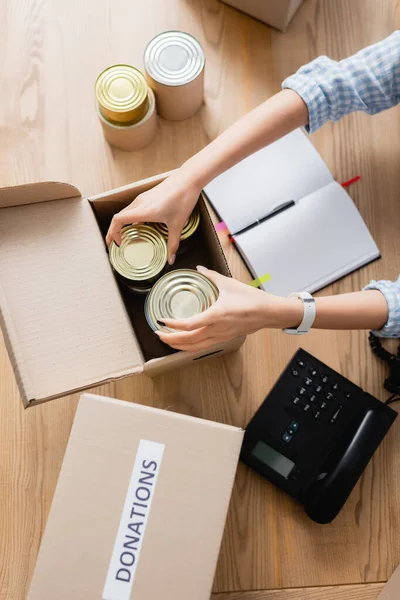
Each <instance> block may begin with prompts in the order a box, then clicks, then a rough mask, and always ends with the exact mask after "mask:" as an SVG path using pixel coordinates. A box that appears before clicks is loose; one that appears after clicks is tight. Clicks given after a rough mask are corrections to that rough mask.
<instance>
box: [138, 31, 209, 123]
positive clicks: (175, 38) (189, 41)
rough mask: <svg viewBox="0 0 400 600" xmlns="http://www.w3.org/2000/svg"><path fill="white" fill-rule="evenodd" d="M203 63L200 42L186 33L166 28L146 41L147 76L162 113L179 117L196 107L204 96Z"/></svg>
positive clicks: (172, 118) (188, 115) (203, 58)
mask: <svg viewBox="0 0 400 600" xmlns="http://www.w3.org/2000/svg"><path fill="white" fill-rule="evenodd" d="M204 64H205V56H204V51H203V48H202V47H201V44H200V43H199V42H198V41H197V40H196V39H195V38H194V37H193V36H191V35H189V34H188V33H184V32H182V31H165V32H164V33H160V34H159V35H157V36H156V37H155V38H153V39H152V40H151V41H150V42H149V43H148V44H147V47H146V49H145V53H144V65H145V71H146V77H147V81H148V82H149V85H150V87H151V88H152V89H153V91H154V93H155V95H156V100H157V110H158V113H159V115H160V116H161V117H164V119H168V120H170V121H182V120H183V119H188V118H189V117H191V116H193V115H194V114H195V113H196V112H197V111H198V110H199V108H200V106H201V105H202V103H203V99H204Z"/></svg>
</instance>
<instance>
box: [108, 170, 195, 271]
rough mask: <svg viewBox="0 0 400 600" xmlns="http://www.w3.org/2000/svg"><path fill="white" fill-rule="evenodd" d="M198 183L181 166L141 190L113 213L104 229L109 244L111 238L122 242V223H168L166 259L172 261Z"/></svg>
mask: <svg viewBox="0 0 400 600" xmlns="http://www.w3.org/2000/svg"><path fill="white" fill-rule="evenodd" d="M200 191H201V187H200V188H199V187H198V186H197V185H196V184H195V183H193V182H192V181H190V180H189V179H188V178H186V177H185V176H184V175H183V174H182V172H181V171H180V170H178V171H176V172H175V173H173V174H172V175H170V176H169V177H168V178H167V179H165V180H164V181H162V182H161V183H160V184H158V185H157V186H156V187H154V188H152V189H151V190H148V191H147V192H144V193H143V194H140V195H139V196H138V197H137V198H135V200H134V201H133V202H131V204H129V206H127V207H126V208H124V209H123V210H121V211H120V212H119V213H116V214H115V215H114V217H113V219H112V221H111V224H110V227H109V230H108V232H107V237H106V242H107V245H108V246H109V245H110V244H111V242H112V241H113V240H114V241H115V242H116V243H117V244H118V245H120V244H121V229H122V227H124V225H128V224H136V223H144V222H152V223H165V224H166V225H167V227H168V262H169V264H171V265H172V264H173V263H174V262H175V257H176V252H177V250H178V247H179V241H180V235H181V231H182V229H183V227H184V225H185V223H186V221H187V220H188V218H189V216H190V213H191V212H192V210H193V209H194V207H195V205H196V202H197V200H198V197H199V195H200Z"/></svg>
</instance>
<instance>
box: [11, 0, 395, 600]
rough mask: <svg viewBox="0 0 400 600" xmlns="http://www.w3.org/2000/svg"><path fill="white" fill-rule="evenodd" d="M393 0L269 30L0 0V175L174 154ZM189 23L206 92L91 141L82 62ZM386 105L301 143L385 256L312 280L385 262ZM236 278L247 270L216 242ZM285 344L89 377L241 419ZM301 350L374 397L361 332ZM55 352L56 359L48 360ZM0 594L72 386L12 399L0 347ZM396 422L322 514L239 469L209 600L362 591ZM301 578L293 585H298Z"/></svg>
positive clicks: (321, 337)
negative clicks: (147, 371) (190, 108)
mask: <svg viewBox="0 0 400 600" xmlns="http://www.w3.org/2000/svg"><path fill="white" fill-rule="evenodd" d="M396 23H397V25H398V24H399V23H400V8H398V3H397V2H396V0H380V1H379V3H378V2H376V0H335V1H332V0H319V1H318V0H305V2H304V4H303V6H302V7H301V9H300V10H299V12H298V14H297V15H296V17H295V19H294V21H293V22H292V24H291V26H290V28H289V30H288V32H287V33H286V34H282V33H280V32H278V31H275V30H273V29H271V28H269V27H267V26H266V25H264V24H262V23H259V22H257V21H256V20H254V19H251V18H250V17H247V16H245V15H243V14H241V13H239V12H237V11H235V10H234V9H232V8H230V7H227V6H225V5H223V4H221V3H220V2H218V0H146V1H142V2H139V1H138V0H91V1H89V0H86V1H84V2H82V0H79V1H78V0H69V1H68V2H65V1H63V0H53V1H51V0H37V1H36V2H22V1H21V0H9V1H8V2H7V1H6V2H5V3H4V2H3V3H1V4H0V184H1V185H2V186H6V185H14V184H21V183H27V182H31V181H38V180H47V179H51V180H61V181H69V182H72V183H74V184H75V185H76V186H78V187H79V189H80V190H81V191H82V193H83V194H84V195H89V194H94V193H98V192H101V191H103V190H107V189H110V188H113V187H116V186H119V185H123V184H126V183H128V182H131V181H134V180H137V179H141V178H143V177H146V176H150V175H153V174H156V173H158V172H162V171H166V170H169V169H172V168H175V167H178V166H179V165H180V164H181V163H182V162H183V161H184V160H185V159H186V158H188V157H189V156H190V155H191V154H193V153H194V152H196V151H197V150H199V149H200V148H202V147H203V146H204V145H205V144H206V143H207V142H208V141H209V140H210V139H212V138H214V137H215V136H216V135H217V134H218V133H219V132H221V131H222V130H223V129H224V128H226V127H227V126H228V125H229V124H230V123H232V122H233V121H234V120H235V119H237V118H238V117H240V116H241V115H243V114H244V113H246V112H247V111H249V110H250V109H252V108H253V107H255V106H256V105H257V104H258V103H260V102H262V101H263V100H264V99H265V98H267V97H268V96H270V95H271V94H273V93H275V92H277V91H278V90H279V87H280V83H281V81H282V80H283V79H284V78H285V77H286V76H287V75H289V74H290V73H292V72H294V71H295V70H296V69H297V68H298V67H299V66H300V65H302V64H304V63H306V62H308V61H309V60H311V59H313V58H314V57H316V56H317V55H320V54H328V55H330V56H331V57H333V58H340V57H344V56H346V55H348V54H351V53H353V52H355V51H356V50H358V49H359V48H361V47H363V46H365V45H368V44H370V43H372V42H375V41H378V40H379V39H381V38H383V37H385V36H386V35H388V34H390V33H391V32H392V31H393V30H394V29H395V27H396ZM166 29H182V30H186V31H189V32H191V33H193V34H194V35H195V36H196V37H197V38H198V39H199V40H200V41H201V43H202V44H203V46H204V48H205V52H206V55H207V66H206V82H205V88H206V104H205V106H204V108H203V109H202V111H201V113H200V114H198V115H196V116H195V117H193V118H192V119H190V120H188V121H186V122H182V123H168V122H164V121H163V122H160V126H159V133H158V137H157V140H156V141H155V142H154V143H152V144H151V145H150V146H149V147H147V148H146V149H144V150H142V151H140V152H137V153H129V154H124V153H123V152H120V151H117V150H112V149H111V148H110V147H108V146H107V144H106V143H105V142H104V140H103V137H102V133H101V129H100V125H99V123H98V121H97V116H96V113H95V110H94V98H93V84H94V81H95V78H96V75H97V74H98V73H99V72H100V71H101V70H102V69H103V68H104V67H106V66H108V65H109V64H112V63H115V62H128V63H131V64H134V65H137V66H139V67H141V65H142V54H143V48H144V46H145V44H146V42H147V41H148V40H149V39H150V38H151V37H152V36H153V35H155V34H156V33H158V32H159V31H161V30H166ZM399 116H400V112H399V111H396V109H394V110H391V111H388V112H386V113H384V114H382V115H379V116H376V117H373V118H371V117H368V116H366V115H360V114H356V115H352V116H350V117H347V118H345V119H344V120H343V121H342V122H341V123H340V124H337V125H327V126H325V127H324V128H323V129H322V130H321V131H319V132H318V133H317V134H316V135H314V136H313V138H312V140H313V142H314V143H315V145H316V147H317V148H318V150H319V151H320V153H321V154H322V156H323V157H324V159H325V160H326V161H327V163H328V165H329V167H330V168H331V170H332V173H333V174H334V176H335V178H336V179H337V180H338V181H344V180H347V179H349V178H351V177H353V176H355V175H361V177H362V180H361V181H360V182H359V183H357V184H355V185H353V186H352V187H351V188H349V191H350V194H351V196H352V198H353V199H354V201H355V203H356V204H357V206H358V208H359V210H360V211H361V214H362V215H363V217H364V219H365V221H366V222H367V224H368V226H369V228H370V230H371V232H372V234H373V236H374V237H375V239H376V241H377V243H378V245H379V247H380V249H381V252H382V255H383V258H382V260H380V261H378V262H375V263H373V264H371V265H370V266H368V267H367V268H364V269H362V270H360V271H358V272H357V273H355V274H353V275H351V276H348V277H346V278H345V279H344V280H342V281H340V282H338V283H336V284H335V285H333V286H331V288H329V289H328V290H327V292H328V293H337V292H348V291H351V290H358V289H360V288H361V287H362V286H363V285H364V284H366V283H367V282H368V281H369V280H370V279H371V278H378V277H380V278H394V277H396V276H397V273H398V271H399V262H400V261H399V256H400V237H399V231H400V216H399V214H400V211H399V198H398V194H399V192H398V190H399V184H400V169H399V167H398V165H399V141H400V118H399ZM222 242H223V245H224V248H225V250H226V253H227V256H228V259H229V263H230V265H231V267H232V271H233V273H234V275H235V276H236V277H238V278H239V279H242V280H244V281H248V279H249V278H248V275H247V273H246V271H245V269H244V268H243V266H242V264H241V261H240V259H239V258H238V256H237V255H236V254H235V251H234V249H233V248H232V247H231V246H230V244H229V242H228V240H227V239H226V238H224V237H223V238H222ZM298 344H299V341H298V340H297V339H293V338H292V337H290V336H285V335H283V334H282V333H280V332H277V331H263V332H260V333H258V334H256V335H253V336H251V337H250V338H249V339H248V340H247V342H246V344H245V346H244V348H243V350H242V351H241V352H239V353H237V354H234V355H230V356H227V357H224V358H216V359H214V360H210V361H208V362H204V363H202V364H201V365H200V364H196V365H195V366H193V367H187V368H185V369H182V370H180V371H179V372H173V373H171V374H166V375H164V376H161V377H159V378H157V379H154V380H150V379H148V378H146V377H145V376H137V377H131V378H129V379H127V380H124V381H122V382H119V383H113V384H110V385H107V386H104V387H102V388H100V389H97V391H98V392H99V393H102V394H106V395H111V396H114V397H117V398H120V399H124V400H127V401H136V402H142V403H145V404H152V405H154V406H157V407H167V406H168V407H172V408H173V409H174V410H176V411H181V412H185V413H188V414H192V415H197V416H200V417H205V418H211V419H215V420H220V421H224V422H227V423H232V424H235V425H238V426H242V427H244V426H245V425H246V423H247V421H248V420H249V418H250V416H251V415H252V414H253V412H254V411H255V409H256V408H257V407H258V406H259V404H260V403H261V401H262V400H263V398H264V396H265V395H266V393H267V392H268V390H269V389H270V388H271V386H272V385H273V383H274V381H275V380H276V378H277V377H278V375H279V373H280V372H281V370H282V369H283V368H284V366H285V365H286V363H287V361H288V360H289V358H290V357H291V355H292V353H293V352H294V351H295V350H296V348H297V346H298ZM301 345H302V346H303V347H304V348H305V349H307V350H309V351H311V352H312V353H314V354H316V355H317V356H318V357H319V358H320V359H321V360H323V361H325V362H327V363H328V364H329V365H330V366H332V367H333V368H335V369H338V370H339V371H341V372H342V373H343V374H344V375H345V376H347V377H349V378H350V379H352V380H353V381H354V382H355V383H357V384H360V385H361V386H362V387H364V389H366V390H367V391H368V392H370V393H372V394H374V395H376V396H377V397H378V398H380V399H384V398H386V394H385V392H384V390H383V387H382V384H383V379H384V369H383V368H382V367H381V365H380V364H379V363H378V361H377V360H376V359H375V358H374V357H373V356H372V355H371V352H370V350H369V348H368V346H367V334H366V333H365V332H351V333H350V332H338V333H335V332H331V333H326V332H320V331H319V332H317V331H315V332H312V333H311V334H309V335H308V336H306V337H305V338H304V339H301ZM60 360H62V357H60ZM0 369H1V372H0V398H1V403H0V449H1V460H0V598H1V600H23V599H24V598H25V594H26V591H27V589H28V585H29V581H30V578H31V575H32V572H33V568H34V564H35V560H36V556H37V553H38V549H39V544H40V539H41V536H42V533H43V528H44V526H45V522H46V517H47V514H48V511H49V508H50V504H51V499H52V496H53V492H54V488H55V485H56V481H57V477H58V473H59V470H60V466H61V461H62V458H63V454H64V451H65V447H66V444H67V440H68V435H69V432H70V428H71V424H72V420H73V417H74V413H75V409H76V405H77V401H78V395H74V396H70V397H67V398H63V399H60V400H56V401H53V402H49V403H47V404H44V405H42V406H38V407H36V408H32V409H28V410H27V411H24V410H23V409H22V404H21V401H20V398H19V395H18V390H17V386H16V383H15V379H14V375H13V373H12V370H11V367H10V363H9V360H8V357H7V353H6V350H5V347H4V344H3V341H2V340H1V342H0ZM399 465H400V419H399V421H398V422H396V423H395V425H394V426H393V428H392V430H391V431H390V433H389V435H388V436H387V438H386V439H385V440H384V442H383V444H382V446H381V447H380V449H379V451H378V452H377V453H376V455H375V456H374V458H373V460H372V463H371V464H370V465H369V467H368V468H367V470H366V472H365V474H364V475H363V476H362V478H361V480H360V482H359V484H358V485H357V487H356V488H355V490H354V492H353V493H352V495H351V497H350V499H349V501H348V503H347V505H346V507H345V509H344V510H343V512H342V513H341V514H340V515H339V516H338V518H337V519H336V520H335V521H334V523H333V524H331V525H325V526H319V525H316V524H314V523H312V522H311V521H309V520H308V519H307V518H306V516H305V515H304V513H303V510H302V509H301V507H299V506H297V505H296V504H295V503H294V502H293V501H292V500H291V499H290V498H289V497H288V496H286V495H285V494H283V493H281V492H280V491H279V490H278V489H276V488H275V487H274V486H272V485H269V484H268V483H267V482H265V481H262V480H261V479H259V478H257V477H255V476H254V475H253V473H251V472H250V471H248V470H247V469H245V468H244V467H242V466H240V467H239V470H238V475H237V480H236V485H235V488H234V492H233V499H232V503H231V508H230V512H229V517H228V521H227V526H226V531H225V536H224V541H223V546H222V551H221V554H220V560H219V565H218V569H217V575H216V580H215V586H214V591H215V598H216V599H218V598H219V599H220V600H324V599H325V600H351V599H353V600H356V599H357V600H375V598H376V597H377V595H378V593H379V591H380V590H381V589H382V587H383V583H382V582H385V581H386V580H387V579H388V577H389V576H390V574H391V573H392V571H393V570H394V568H395V566H396V565H397V564H398V563H400V519H399V514H400V509H399V505H400V469H399ZM301 588H304V589H301Z"/></svg>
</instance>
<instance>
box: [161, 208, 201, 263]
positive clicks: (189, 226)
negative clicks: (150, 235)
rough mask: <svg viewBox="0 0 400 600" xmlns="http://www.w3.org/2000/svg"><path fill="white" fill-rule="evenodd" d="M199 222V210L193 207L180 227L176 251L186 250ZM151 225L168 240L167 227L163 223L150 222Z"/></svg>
mask: <svg viewBox="0 0 400 600" xmlns="http://www.w3.org/2000/svg"><path fill="white" fill-rule="evenodd" d="M199 224H200V211H199V209H198V208H195V209H194V211H193V212H192V213H191V215H190V217H189V218H188V220H187V221H186V223H185V225H184V227H183V229H182V232H181V241H180V244H179V249H178V253H182V252H186V250H188V248H189V247H190V242H191V241H192V239H193V237H192V236H193V235H194V234H195V233H196V231H197V229H198V227H199ZM152 226H153V227H154V229H156V230H157V231H159V232H160V233H161V235H162V236H163V237H164V238H165V240H168V227H167V225H166V224H165V223H152Z"/></svg>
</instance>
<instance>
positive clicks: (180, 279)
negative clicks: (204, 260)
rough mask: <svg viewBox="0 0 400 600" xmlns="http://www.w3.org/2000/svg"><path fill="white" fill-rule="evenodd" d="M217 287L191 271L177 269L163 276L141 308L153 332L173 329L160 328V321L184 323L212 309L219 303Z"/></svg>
mask: <svg viewBox="0 0 400 600" xmlns="http://www.w3.org/2000/svg"><path fill="white" fill-rule="evenodd" d="M218 295H219V291H218V288H217V286H216V285H215V284H214V283H213V282H212V281H211V280H210V279H208V277H206V276H205V275H203V274H202V273H199V272H198V271H194V270H192V269H176V270H175V271H170V272H169V273H166V274H165V275H163V276H162V277H161V278H160V279H159V280H158V281H157V283H156V284H155V285H154V286H153V287H152V289H151V292H150V293H149V294H148V296H147V298H146V303H145V307H144V312H145V316H146V319H147V322H148V324H149V326H150V327H151V329H152V330H153V331H157V330H159V331H170V332H173V331H174V330H173V329H170V328H168V327H163V326H162V325H159V324H158V323H157V321H162V320H163V319H187V318H189V317H193V316H194V315H197V314H199V313H201V312H204V311H205V310H207V309H208V308H210V306H212V305H213V304H214V303H215V302H216V301H217V299H218Z"/></svg>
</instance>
